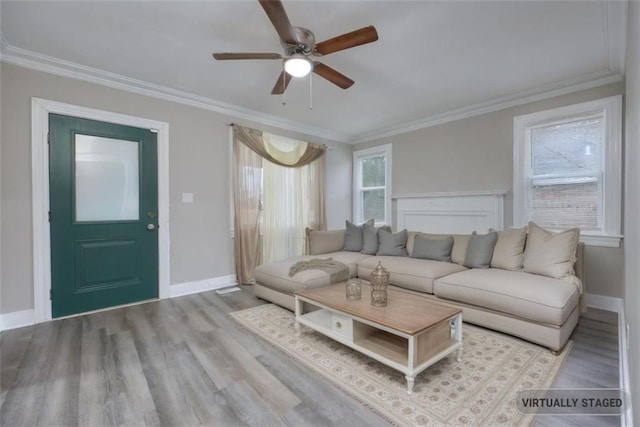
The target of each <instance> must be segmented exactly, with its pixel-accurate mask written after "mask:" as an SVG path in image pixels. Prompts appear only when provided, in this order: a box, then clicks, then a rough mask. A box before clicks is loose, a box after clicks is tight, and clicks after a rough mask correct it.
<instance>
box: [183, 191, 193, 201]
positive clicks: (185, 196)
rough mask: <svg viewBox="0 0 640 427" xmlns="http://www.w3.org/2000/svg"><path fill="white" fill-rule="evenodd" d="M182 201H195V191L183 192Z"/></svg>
mask: <svg viewBox="0 0 640 427" xmlns="http://www.w3.org/2000/svg"><path fill="white" fill-rule="evenodd" d="M182 203H193V193H182Z"/></svg>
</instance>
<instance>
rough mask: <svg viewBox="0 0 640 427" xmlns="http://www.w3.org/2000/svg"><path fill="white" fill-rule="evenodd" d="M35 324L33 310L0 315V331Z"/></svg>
mask: <svg viewBox="0 0 640 427" xmlns="http://www.w3.org/2000/svg"><path fill="white" fill-rule="evenodd" d="M35 323H36V313H35V310H33V309H31V310H22V311H13V312H11V313H4V314H0V331H6V330H9V329H16V328H22V327H23V326H29V325H33V324H35Z"/></svg>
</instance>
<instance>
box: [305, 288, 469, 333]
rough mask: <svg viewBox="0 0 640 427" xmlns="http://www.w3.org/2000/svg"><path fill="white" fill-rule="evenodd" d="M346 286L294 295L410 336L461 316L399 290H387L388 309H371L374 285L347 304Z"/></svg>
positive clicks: (457, 309) (423, 298)
mask: <svg viewBox="0 0 640 427" xmlns="http://www.w3.org/2000/svg"><path fill="white" fill-rule="evenodd" d="M345 286H346V282H342V283H336V284H335V285H329V286H323V287H321V288H315V289H310V290H305V291H297V292H295V295H299V296H300V297H303V298H306V299H308V300H310V301H312V302H317V303H319V304H322V305H324V306H327V307H329V308H332V309H335V310H337V311H340V312H343V313H347V314H350V315H352V316H357V317H360V318H362V319H365V320H368V321H370V322H375V323H378V324H380V325H382V326H386V327H387V328H391V329H394V330H397V331H400V332H403V333H405V334H409V335H415V334H417V333H419V332H421V331H423V330H425V329H429V328H430V327H432V326H433V325H435V324H437V323H440V322H442V321H443V320H446V319H449V318H451V317H453V316H455V315H456V314H458V313H460V312H462V310H461V309H459V308H456V307H451V306H448V305H445V304H440V303H438V302H434V301H432V300H430V299H429V298H427V297H423V296H420V295H416V294H412V293H409V292H403V291H399V290H396V289H387V306H386V307H374V306H372V305H371V285H369V284H367V283H363V284H362V298H361V299H359V300H348V299H347V298H346V289H345Z"/></svg>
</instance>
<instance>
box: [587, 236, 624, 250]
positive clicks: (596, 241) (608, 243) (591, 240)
mask: <svg viewBox="0 0 640 427" xmlns="http://www.w3.org/2000/svg"><path fill="white" fill-rule="evenodd" d="M623 237H624V236H622V235H613V236H603V235H601V234H587V233H586V232H580V241H581V242H582V243H584V244H585V245H587V246H601V247H604V248H619V247H620V241H621V240H622V239H623Z"/></svg>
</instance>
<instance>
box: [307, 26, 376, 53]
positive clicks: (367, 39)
mask: <svg viewBox="0 0 640 427" xmlns="http://www.w3.org/2000/svg"><path fill="white" fill-rule="evenodd" d="M376 40H378V32H377V31H376V28H375V27H374V26H373V25H370V26H368V27H364V28H360V29H359V30H355V31H351V32H350V33H346V34H342V35H340V36H337V37H334V38H332V39H329V40H325V41H323V42H320V43H317V44H316V47H315V52H316V53H319V54H320V55H327V54H329V53H333V52H337V51H339V50H344V49H349V48H350V47H355V46H360V45H363V44H367V43H371V42H374V41H376Z"/></svg>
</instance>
